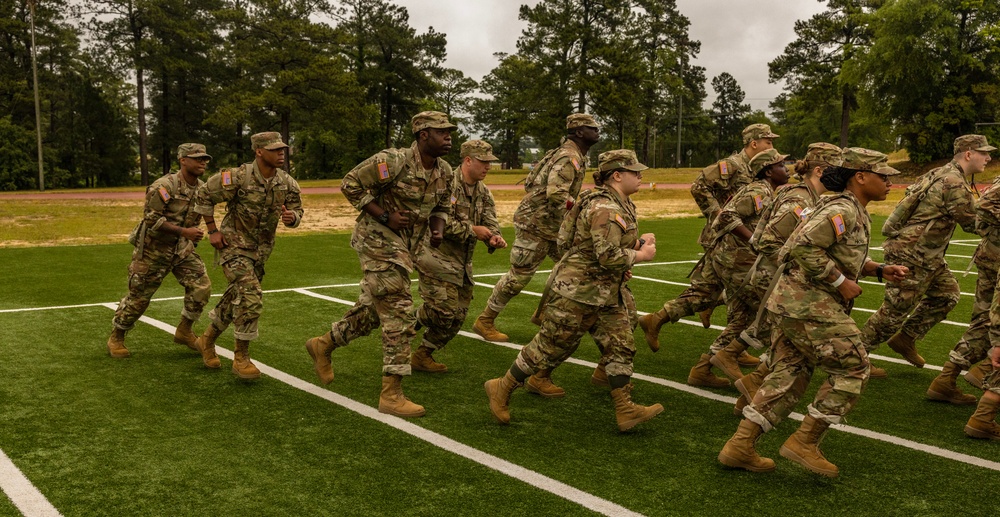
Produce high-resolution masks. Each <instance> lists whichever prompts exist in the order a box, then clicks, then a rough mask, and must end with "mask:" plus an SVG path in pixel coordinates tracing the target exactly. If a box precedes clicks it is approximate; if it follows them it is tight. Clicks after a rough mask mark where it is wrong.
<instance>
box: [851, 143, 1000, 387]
mask: <svg viewBox="0 0 1000 517" xmlns="http://www.w3.org/2000/svg"><path fill="white" fill-rule="evenodd" d="M993 150H996V148H995V147H993V146H991V145H989V144H987V143H986V137H984V136H982V135H963V136H960V137H958V138H956V139H955V157H954V159H953V160H952V161H951V163H949V164H948V165H945V166H944V167H939V168H937V169H934V170H932V171H930V172H928V173H927V174H925V175H924V176H923V177H921V178H920V180H919V181H918V182H917V183H915V184H913V185H911V186H910V187H908V188H907V189H906V194H905V196H904V198H903V199H902V200H901V201H900V202H899V204H898V205H896V208H895V209H893V211H892V214H890V215H889V218H888V219H886V222H885V225H884V226H883V227H882V235H884V236H885V237H886V240H885V242H884V243H883V244H882V248H883V249H884V250H885V260H886V261H887V262H890V263H892V264H902V265H905V266H907V267H908V268H909V269H910V271H911V272H912V274H911V275H910V276H909V277H907V279H906V280H905V281H903V282H898V283H896V282H889V283H887V284H886V286H885V297H884V300H883V302H882V306H881V307H879V309H878V311H876V312H875V314H873V315H872V316H871V317H870V318H869V319H868V321H867V322H865V326H864V328H863V329H862V330H861V332H862V338H861V339H862V342H864V344H865V349H866V350H868V352H871V351H873V350H875V348H877V347H878V345H879V344H881V343H882V342H883V341H885V340H886V338H888V339H889V342H888V344H889V348H891V349H893V350H894V351H895V352H897V353H899V354H900V355H902V356H903V357H904V358H905V359H906V360H907V361H909V362H910V363H911V364H913V365H914V366H916V367H917V368H922V367H923V366H924V358H923V357H921V356H920V354H919V353H917V349H916V346H915V344H916V342H917V341H918V340H920V339H922V338H923V337H924V336H925V335H926V334H927V332H928V331H930V329H931V327H933V326H934V325H935V324H936V323H937V322H939V321H941V320H943V319H944V318H945V316H947V315H948V312H950V311H951V309H952V308H954V307H955V305H956V304H957V303H958V298H959V296H960V292H961V291H960V290H959V286H958V281H957V280H955V276H954V275H953V274H952V273H951V271H949V270H948V263H947V262H946V261H945V257H944V255H945V252H946V251H947V249H948V243H949V241H950V240H951V236H952V234H953V233H955V226H956V225H961V226H962V228H963V229H964V230H965V231H967V232H974V231H975V229H976V224H975V223H976V213H975V206H974V204H975V199H974V197H973V188H972V186H971V185H970V184H969V182H968V180H967V179H966V177H965V175H967V174H970V175H975V174H976V173H977V172H982V171H983V169H985V167H986V163H987V162H989V161H990V154H989V153H990V151H993ZM890 336H892V337H890ZM955 373H956V375H957V373H958V372H955Z"/></svg>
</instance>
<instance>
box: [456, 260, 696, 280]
mask: <svg viewBox="0 0 1000 517" xmlns="http://www.w3.org/2000/svg"><path fill="white" fill-rule="evenodd" d="M697 263H698V261H697V260H676V261H674V262H643V263H642V264H633V265H632V267H646V266H674V265H677V264H697ZM551 272H552V270H551V269H541V270H538V271H535V274H538V273H551ZM506 274H507V273H506V272H503V273H483V274H481V275H472V276H474V277H476V278H489V277H491V276H504V275H506Z"/></svg>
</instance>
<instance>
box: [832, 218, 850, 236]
mask: <svg viewBox="0 0 1000 517" xmlns="http://www.w3.org/2000/svg"><path fill="white" fill-rule="evenodd" d="M830 222H831V223H833V231H834V232H836V233H837V237H840V236H841V235H843V234H844V232H846V231H847V226H845V225H844V216H843V215H841V214H837V215H835V216H833V217H831V218H830Z"/></svg>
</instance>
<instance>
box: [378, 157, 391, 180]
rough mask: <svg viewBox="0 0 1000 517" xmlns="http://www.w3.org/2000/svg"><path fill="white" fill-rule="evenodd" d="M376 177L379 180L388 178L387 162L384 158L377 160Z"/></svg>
mask: <svg viewBox="0 0 1000 517" xmlns="http://www.w3.org/2000/svg"><path fill="white" fill-rule="evenodd" d="M378 179H379V181H386V180H388V179H389V164H387V163H385V160H379V162H378Z"/></svg>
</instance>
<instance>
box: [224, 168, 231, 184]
mask: <svg viewBox="0 0 1000 517" xmlns="http://www.w3.org/2000/svg"><path fill="white" fill-rule="evenodd" d="M222 184H223V185H232V184H233V172H232V171H222Z"/></svg>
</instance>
